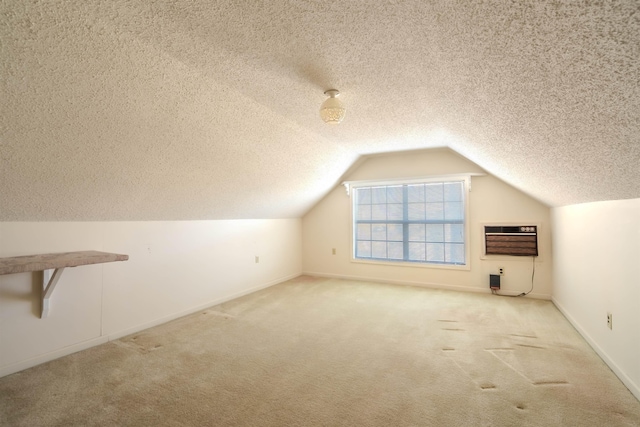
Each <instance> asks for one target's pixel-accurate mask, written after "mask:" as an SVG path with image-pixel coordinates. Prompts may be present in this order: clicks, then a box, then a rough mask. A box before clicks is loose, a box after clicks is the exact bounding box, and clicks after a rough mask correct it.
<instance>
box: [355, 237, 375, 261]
mask: <svg viewBox="0 0 640 427" xmlns="http://www.w3.org/2000/svg"><path fill="white" fill-rule="evenodd" d="M356 257H358V258H371V242H369V241H358V246H357V247H356Z"/></svg>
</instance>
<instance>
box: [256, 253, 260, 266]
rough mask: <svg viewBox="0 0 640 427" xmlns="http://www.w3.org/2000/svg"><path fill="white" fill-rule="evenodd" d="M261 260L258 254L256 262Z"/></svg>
mask: <svg viewBox="0 0 640 427" xmlns="http://www.w3.org/2000/svg"><path fill="white" fill-rule="evenodd" d="M259 262H260V257H259V256H258V255H256V264H257V263H259Z"/></svg>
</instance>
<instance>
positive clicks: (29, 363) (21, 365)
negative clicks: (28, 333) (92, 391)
mask: <svg viewBox="0 0 640 427" xmlns="http://www.w3.org/2000/svg"><path fill="white" fill-rule="evenodd" d="M298 276H300V274H299V273H296V274H292V275H289V276H285V277H281V278H279V279H276V280H272V281H270V282H267V283H263V284H260V285H257V286H254V287H252V288H249V289H245V290H243V291H240V292H236V293H234V294H231V295H227V296H224V297H221V298H218V299H215V300H213V301H209V302H207V303H204V304H200V305H198V306H196V307H191V308H189V309H188V310H184V311H181V312H178V313H174V314H171V315H168V316H164V317H162V318H160V319H155V320H152V321H150V322H146V323H143V324H140V325H137V326H134V327H132V328H127V329H125V330H122V331H118V332H114V333H111V334H108V335H102V336H99V337H96V338H92V339H89V340H87V341H82V342H79V343H76V344H73V345H70V346H68V347H64V348H61V349H58V350H54V351H51V352H48V353H44V354H41V355H39V356H36V357H32V358H30V359H26V360H21V361H19V362H16V363H13V364H10V365H6V366H2V367H0V378H1V377H4V376H6V375H10V374H13V373H16V372H19V371H23V370H25V369H28V368H32V367H34V366H37V365H40V364H42V363H46V362H49V361H51V360H54V359H58V358H60V357H63V356H68V355H70V354H73V353H77V352H79V351H82V350H86V349H88V348H91V347H95V346H97V345H100V344H105V343H107V342H109V341H114V340H116V339H118V338H121V337H124V336H127V335H131V334H135V333H137V332H140V331H142V330H145V329H149V328H151V327H154V326H158V325H161V324H163V323H167V322H170V321H171V320H174V319H178V318H180V317H183V316H187V315H189V314H192V313H196V312H198V311H200V310H204V309H207V308H209V307H212V306H215V305H218V304H222V303H223V302H227V301H231V300H233V299H236V298H239V297H242V296H244V295H248V294H251V293H253V292H257V291H259V290H262V289H266V288H268V287H270V286H273V285H277V284H278V283H282V282H285V281H287V280H290V279H294V278H296V277H298Z"/></svg>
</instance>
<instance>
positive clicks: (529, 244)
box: [484, 225, 538, 256]
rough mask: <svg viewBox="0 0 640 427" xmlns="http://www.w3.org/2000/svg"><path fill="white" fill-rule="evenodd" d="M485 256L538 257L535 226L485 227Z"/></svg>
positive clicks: (536, 229)
mask: <svg viewBox="0 0 640 427" xmlns="http://www.w3.org/2000/svg"><path fill="white" fill-rule="evenodd" d="M484 242H485V254H486V255H512V256H538V227H537V226H535V225H510V226H503V225H494V226H489V225H486V226H485V227H484Z"/></svg>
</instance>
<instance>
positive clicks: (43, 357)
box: [0, 337, 109, 378]
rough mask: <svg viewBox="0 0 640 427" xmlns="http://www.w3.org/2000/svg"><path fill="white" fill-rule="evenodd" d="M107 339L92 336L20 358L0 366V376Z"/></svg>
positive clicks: (84, 348)
mask: <svg viewBox="0 0 640 427" xmlns="http://www.w3.org/2000/svg"><path fill="white" fill-rule="evenodd" d="M108 341H109V340H108V338H107V337H97V338H92V339H90V340H87V341H82V342H79V343H77V344H73V345H70V346H68V347H63V348H60V349H58V350H54V351H50V352H48V353H45V354H41V355H39V356H36V357H32V358H30V359H26V360H21V361H20V362H16V363H13V364H11V365H7V366H3V367H1V368H0V378H1V377H4V376H6V375H10V374H13V373H16V372H20V371H23V370H25V369H29V368H32V367H34V366H37V365H40V364H42V363H46V362H49V361H51V360H54V359H58V358H60V357H63V356H68V355H70V354H73V353H77V352H79V351H82V350H86V349H88V348H91V347H95V346H97V345H100V344H104V343H106V342H108Z"/></svg>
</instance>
